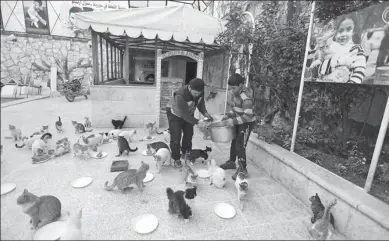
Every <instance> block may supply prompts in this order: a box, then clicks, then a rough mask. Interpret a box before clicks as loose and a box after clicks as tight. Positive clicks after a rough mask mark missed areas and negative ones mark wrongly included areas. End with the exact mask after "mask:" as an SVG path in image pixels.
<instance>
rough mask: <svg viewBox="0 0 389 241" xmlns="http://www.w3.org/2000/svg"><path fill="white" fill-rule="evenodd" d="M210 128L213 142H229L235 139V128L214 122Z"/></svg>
mask: <svg viewBox="0 0 389 241" xmlns="http://www.w3.org/2000/svg"><path fill="white" fill-rule="evenodd" d="M208 128H209V130H210V132H211V140H212V141H213V142H219V143H223V142H229V141H232V140H233V139H234V138H235V127H230V126H226V125H225V124H223V123H221V122H214V123H212V124H210V125H209V126H208Z"/></svg>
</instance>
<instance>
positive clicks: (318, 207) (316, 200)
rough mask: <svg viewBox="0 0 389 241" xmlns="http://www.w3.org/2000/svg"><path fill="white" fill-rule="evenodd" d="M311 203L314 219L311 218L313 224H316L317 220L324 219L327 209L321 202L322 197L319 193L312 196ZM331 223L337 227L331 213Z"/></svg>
mask: <svg viewBox="0 0 389 241" xmlns="http://www.w3.org/2000/svg"><path fill="white" fill-rule="evenodd" d="M309 201H310V202H311V210H312V213H313V217H312V218H311V223H315V222H316V220H319V219H321V218H323V214H324V210H325V207H324V205H323V203H322V202H321V200H320V197H319V195H318V194H317V193H316V195H314V196H311V197H310V198H309ZM330 222H331V224H332V225H335V224H334V216H332V213H330Z"/></svg>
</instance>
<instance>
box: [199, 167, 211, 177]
mask: <svg viewBox="0 0 389 241" xmlns="http://www.w3.org/2000/svg"><path fill="white" fill-rule="evenodd" d="M196 172H197V174H198V175H199V177H201V178H208V177H209V172H208V170H205V169H200V170H197V171H196Z"/></svg>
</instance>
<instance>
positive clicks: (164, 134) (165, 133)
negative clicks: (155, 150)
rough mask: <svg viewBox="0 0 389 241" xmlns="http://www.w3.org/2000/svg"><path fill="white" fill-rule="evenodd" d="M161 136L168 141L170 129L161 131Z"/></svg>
mask: <svg viewBox="0 0 389 241" xmlns="http://www.w3.org/2000/svg"><path fill="white" fill-rule="evenodd" d="M163 136H164V138H163V139H164V141H165V142H166V143H170V130H169V129H167V130H164V131H163Z"/></svg>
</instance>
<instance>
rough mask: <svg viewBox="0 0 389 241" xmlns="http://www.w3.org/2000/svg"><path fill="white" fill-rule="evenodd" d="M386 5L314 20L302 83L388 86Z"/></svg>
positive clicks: (388, 49) (388, 34)
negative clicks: (322, 19)
mask: <svg viewBox="0 0 389 241" xmlns="http://www.w3.org/2000/svg"><path fill="white" fill-rule="evenodd" d="M387 15H389V2H384V3H381V4H376V5H374V6H371V7H369V8H365V9H362V10H359V11H356V12H352V13H349V14H346V15H342V16H339V17H337V18H336V19H329V20H326V21H323V22H318V21H315V23H314V26H313V27H312V34H311V39H310V41H309V43H310V46H309V49H308V57H307V65H306V73H305V81H311V82H334V83H350V84H370V85H389V24H388V23H387V22H389V21H387V19H388V17H389V16H387Z"/></svg>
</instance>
